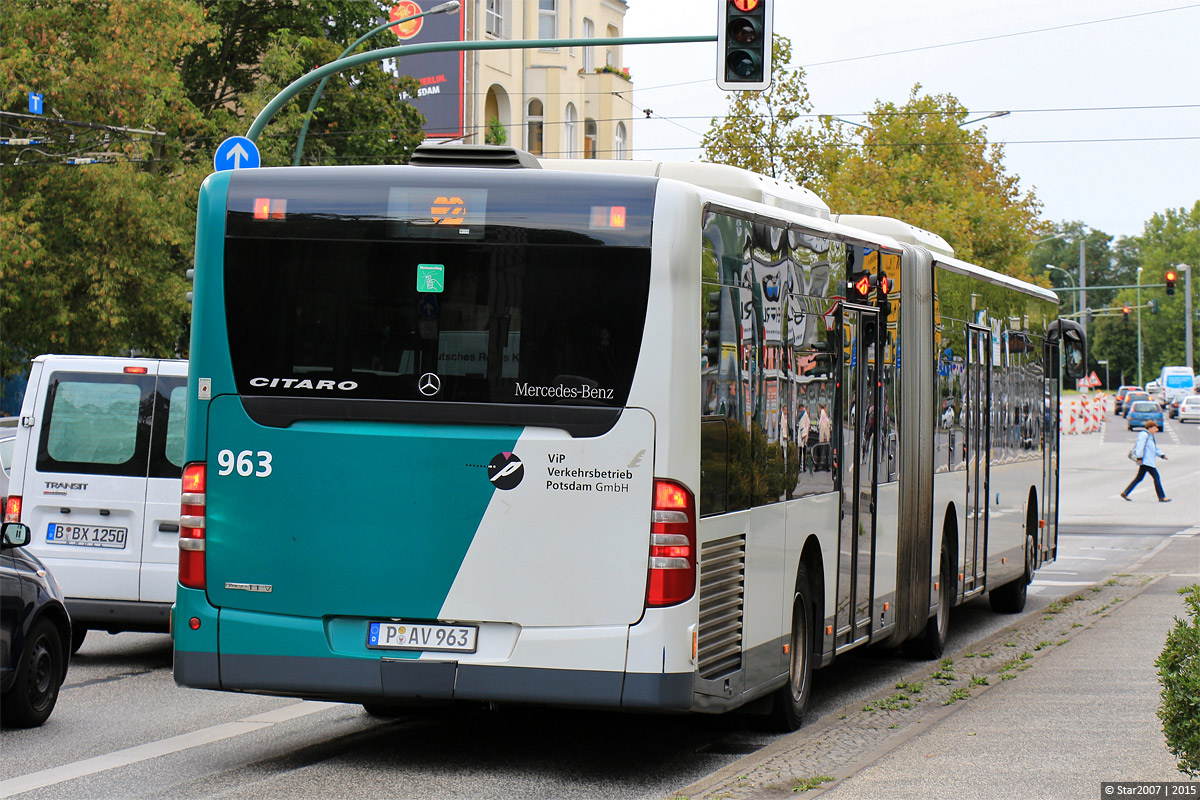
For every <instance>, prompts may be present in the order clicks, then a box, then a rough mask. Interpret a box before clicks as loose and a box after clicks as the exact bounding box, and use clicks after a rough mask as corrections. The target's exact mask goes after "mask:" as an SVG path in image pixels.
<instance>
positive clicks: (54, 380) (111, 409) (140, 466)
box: [37, 372, 155, 475]
mask: <svg viewBox="0 0 1200 800" xmlns="http://www.w3.org/2000/svg"><path fill="white" fill-rule="evenodd" d="M154 380H155V379H154V376H153V375H94V374H87V373H70V372H59V373H55V374H54V375H53V376H51V379H50V383H49V391H48V393H47V396H46V406H45V411H44V415H45V418H44V421H43V424H42V436H41V442H40V443H39V446H38V461H37V463H38V470H39V471H42V472H81V473H87V474H93V475H145V474H146V455H147V453H148V451H149V421H150V415H151V407H150V397H151V395H152V393H153V390H154ZM143 420H144V424H143Z"/></svg>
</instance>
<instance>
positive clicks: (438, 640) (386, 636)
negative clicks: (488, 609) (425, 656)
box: [367, 622, 479, 653]
mask: <svg viewBox="0 0 1200 800" xmlns="http://www.w3.org/2000/svg"><path fill="white" fill-rule="evenodd" d="M478 634H479V628H478V627H476V626H475V625H427V624H425V623H420V622H372V623H370V625H368V626H367V647H371V648H376V649H380V650H429V651H437V652H442V653H474V652H475V638H476V636H477V635H478Z"/></svg>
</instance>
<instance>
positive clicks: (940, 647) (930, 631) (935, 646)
mask: <svg viewBox="0 0 1200 800" xmlns="http://www.w3.org/2000/svg"><path fill="white" fill-rule="evenodd" d="M939 562H940V566H939V567H938V610H937V613H936V614H934V615H933V616H932V617H930V618H929V621H928V622H926V623H925V630H923V631H922V632H921V633H920V635H918V636H916V637H915V638H913V639H909V640H908V641H907V642H905V643H904V654H905V655H906V656H908V657H909V658H915V659H919V660H922V661H930V660H932V659H935V658H941V657H942V653H943V652H945V650H946V635H947V633H948V632H949V631H950V604H951V603H952V602H953V599H954V575H953V571H952V570H953V568H952V566H951V564H950V551H949V550H948V549H947V548H946V541H945V540H944V539H943V540H942V554H941V557H940V558H939Z"/></svg>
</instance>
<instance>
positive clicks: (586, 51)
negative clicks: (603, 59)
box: [582, 17, 596, 72]
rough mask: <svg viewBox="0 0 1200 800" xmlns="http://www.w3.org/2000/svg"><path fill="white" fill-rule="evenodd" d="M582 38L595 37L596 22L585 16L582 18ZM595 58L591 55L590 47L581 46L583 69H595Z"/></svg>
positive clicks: (585, 70) (586, 70) (588, 70)
mask: <svg viewBox="0 0 1200 800" xmlns="http://www.w3.org/2000/svg"><path fill="white" fill-rule="evenodd" d="M582 38H584V39H594V38H596V23H594V22H592V21H591V20H590V19H588V18H587V17H584V18H583V37H582ZM594 61H595V59H594V58H593V57H592V48H590V47H585V48H583V71H584V72H591V71H592V70H593V69H595V67H596V65H595V63H594Z"/></svg>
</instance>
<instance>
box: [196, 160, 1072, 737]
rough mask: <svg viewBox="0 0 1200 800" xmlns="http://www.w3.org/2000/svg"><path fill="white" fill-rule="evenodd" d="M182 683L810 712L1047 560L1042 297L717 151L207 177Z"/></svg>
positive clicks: (1050, 482)
mask: <svg viewBox="0 0 1200 800" xmlns="http://www.w3.org/2000/svg"><path fill="white" fill-rule="evenodd" d="M194 289H195V291H194V298H195V299H194V318H193V330H192V348H191V364H190V370H189V374H188V396H189V399H188V402H189V406H188V417H187V430H186V444H185V462H186V465H185V468H184V484H183V498H182V503H183V508H182V515H183V516H182V520H181V533H180V540H179V547H180V565H179V590H178V598H177V602H176V605H175V608H174V612H173V630H174V636H175V679H176V681H177V682H178V683H180V684H182V685H186V686H192V687H201V688H209V689H218V690H226V691H239V692H254V693H263V694H272V695H286V696H295V697H302V698H319V699H327V700H328V699H331V700H339V701H346V702H353V703H361V704H363V705H364V706H365V707H366V709H367V710H368V711H369V712H371V713H377V714H387V713H394V712H395V711H396V710H397V709H398V708H402V707H403V706H404V705H405V704H408V703H411V702H412V701H414V700H420V701H421V702H428V701H482V702H490V703H505V702H513V703H538V704H558V705H570V706H579V707H596V708H617V709H628V710H642V711H646V710H651V711H662V712H705V713H720V712H725V711H730V710H733V709H743V710H746V711H751V712H760V713H762V714H764V715H767V717H768V719H770V720H772V721H773V722H774V723H775V724H776V725H777V726H778V727H779V728H781V729H793V728H795V727H797V726H799V725H800V723H801V720H802V717H803V713H804V710H805V705H806V703H807V702H808V698H809V694H810V687H811V676H812V671H813V670H814V669H816V668H821V667H823V666H826V665H828V664H830V663H831V662H832V661H833V660H834V659H835V657H837V656H838V655H839V654H841V653H844V652H846V651H848V650H850V649H852V648H856V647H860V646H864V645H884V646H899V645H903V646H904V647H905V648H906V649H907V650H908V651H910V652H911V653H912V654H913V655H914V656H918V657H935V656H936V655H937V654H939V653H940V652H941V650H942V647H943V644H944V642H945V639H946V633H947V625H948V622H949V610H950V608H951V607H952V606H954V605H956V604H959V603H962V602H964V601H965V600H967V599H969V598H972V597H976V596H979V595H982V594H984V593H989V594H990V597H991V600H992V603H993V605H994V606H996V607H997V608H998V609H1001V610H1005V611H1015V610H1018V609H1020V608H1021V607H1022V606H1023V604H1024V601H1025V591H1026V588H1025V587H1026V585H1027V584H1028V583H1029V581H1030V580H1031V578H1032V575H1033V571H1034V570H1035V569H1036V568H1037V567H1038V566H1039V565H1040V564H1042V563H1044V562H1046V561H1048V560H1052V559H1053V558H1054V557H1055V548H1056V518H1057V508H1056V500H1057V480H1058V479H1057V467H1058V464H1057V458H1058V427H1057V426H1058V414H1057V399H1058V394H1057V393H1058V387H1059V381H1060V378H1061V375H1062V374H1063V373H1069V374H1072V375H1074V374H1078V372H1079V370H1080V367H1081V360H1082V358H1081V357H1082V352H1083V350H1082V345H1083V342H1082V335H1081V331H1080V329H1079V326H1077V325H1075V324H1074V323H1071V322H1069V321H1065V320H1064V321H1060V320H1058V319H1057V316H1056V308H1057V306H1056V300H1055V296H1054V295H1053V294H1052V293H1051V292H1049V291H1047V290H1044V289H1041V288H1038V287H1036V286H1032V285H1028V284H1025V283H1021V282H1019V281H1016V280H1013V279H1011V278H1007V277H1004V276H1002V275H999V274H996V273H993V272H989V271H988V270H986V269H982V268H980V267H977V266H973V265H971V264H967V263H963V262H962V261H959V260H956V259H955V258H954V257H953V254H952V251H951V249H950V248H949V247H948V246H947V244H946V243H945V242H944V241H943V240H941V239H940V238H939V237H937V236H935V235H933V234H931V233H928V232H925V231H921V230H918V229H916V228H912V227H910V226H908V225H905V224H903V223H901V222H899V221H896V220H890V219H881V218H870V217H844V218H835V217H834V216H832V215H831V214H830V212H829V209H828V207H827V206H826V205H825V203H823V202H822V201H821V200H820V199H819V198H818V197H817V196H816V195H814V194H812V193H811V192H809V191H807V190H805V189H802V188H799V187H796V186H791V185H787V184H784V183H781V182H778V181H775V180H771V179H767V178H764V177H761V176H758V175H755V174H752V173H749V172H746V171H743V170H740V169H736V168H733V167H727V166H718V165H711V164H668V163H651V162H623V163H614V162H598V161H586V162H585V161H550V160H547V161H538V160H537V159H535V158H533V157H532V156H530V155H528V154H526V153H523V152H521V151H517V150H513V149H511V148H485V147H465V146H463V147H437V148H421V149H419V150H418V152H417V154H416V155H415V156H414V158H413V161H412V164H410V165H406V166H346V167H313V168H295V167H293V168H271V169H253V170H241V171H234V172H221V173H218V174H215V175H212V176H210V177H209V178H208V179H207V180H206V181H205V183H204V186H203V189H202V191H201V195H200V206H199V212H198V229H197V242H196V270H195V287H194Z"/></svg>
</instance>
